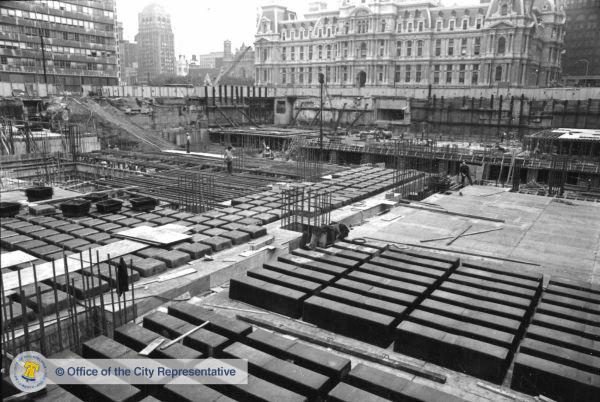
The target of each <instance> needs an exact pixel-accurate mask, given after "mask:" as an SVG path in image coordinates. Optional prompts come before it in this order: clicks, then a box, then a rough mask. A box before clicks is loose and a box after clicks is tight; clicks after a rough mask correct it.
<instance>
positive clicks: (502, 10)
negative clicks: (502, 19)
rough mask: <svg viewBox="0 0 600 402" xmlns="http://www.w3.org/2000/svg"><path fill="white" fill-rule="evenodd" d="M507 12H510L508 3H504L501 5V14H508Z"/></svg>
mask: <svg viewBox="0 0 600 402" xmlns="http://www.w3.org/2000/svg"><path fill="white" fill-rule="evenodd" d="M507 14H508V5H507V4H502V7H500V15H507Z"/></svg>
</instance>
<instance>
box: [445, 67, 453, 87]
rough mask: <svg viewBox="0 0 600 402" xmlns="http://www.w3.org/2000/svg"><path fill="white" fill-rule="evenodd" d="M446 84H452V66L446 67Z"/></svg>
mask: <svg viewBox="0 0 600 402" xmlns="http://www.w3.org/2000/svg"><path fill="white" fill-rule="evenodd" d="M446 84H452V64H448V65H447V66H446Z"/></svg>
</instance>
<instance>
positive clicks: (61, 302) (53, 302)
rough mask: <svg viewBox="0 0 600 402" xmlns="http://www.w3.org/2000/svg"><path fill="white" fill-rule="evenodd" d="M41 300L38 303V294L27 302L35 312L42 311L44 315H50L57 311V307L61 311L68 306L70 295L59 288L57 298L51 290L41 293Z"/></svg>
mask: <svg viewBox="0 0 600 402" xmlns="http://www.w3.org/2000/svg"><path fill="white" fill-rule="evenodd" d="M40 301H41V304H39V305H38V300H37V296H35V295H34V296H32V297H30V298H29V299H28V301H27V304H28V305H29V306H30V307H31V308H32V309H33V310H34V311H35V312H39V311H41V313H42V314H43V315H48V314H52V313H55V312H56V309H57V308H58V310H59V311H61V310H63V309H65V308H67V305H68V295H67V294H66V293H65V292H62V291H60V290H57V291H56V298H55V295H54V291H49V292H45V293H42V294H40Z"/></svg>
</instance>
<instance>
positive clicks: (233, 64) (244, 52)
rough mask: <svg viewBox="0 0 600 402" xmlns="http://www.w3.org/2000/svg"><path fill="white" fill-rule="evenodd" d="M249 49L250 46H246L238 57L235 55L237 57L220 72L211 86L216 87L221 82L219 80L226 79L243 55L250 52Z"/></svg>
mask: <svg viewBox="0 0 600 402" xmlns="http://www.w3.org/2000/svg"><path fill="white" fill-rule="evenodd" d="M251 48H252V46H246V48H244V50H242V52H241V53H240V54H239V55H237V57H236V58H235V59H234V60H233V61H232V62H231V64H229V66H227V68H225V69H224V70H221V72H220V73H219V75H218V76H217V78H216V79H215V82H213V84H212V86H214V87H216V86H217V85H219V82H221V79H223V78H224V77H226V76H227V75H228V74H229V73H230V72H231V70H233V68H234V67H235V66H237V65H238V64H239V62H240V61H241V60H242V58H243V57H244V55H245V54H246V53H248V50H250V49H251Z"/></svg>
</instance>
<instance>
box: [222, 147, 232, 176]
mask: <svg viewBox="0 0 600 402" xmlns="http://www.w3.org/2000/svg"><path fill="white" fill-rule="evenodd" d="M223 159H224V160H225V163H226V164H227V173H229V174H232V173H233V147H232V146H231V145H230V146H228V147H227V149H226V150H225V155H224V156H223Z"/></svg>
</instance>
